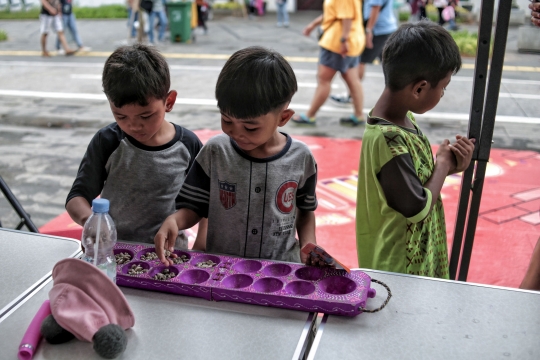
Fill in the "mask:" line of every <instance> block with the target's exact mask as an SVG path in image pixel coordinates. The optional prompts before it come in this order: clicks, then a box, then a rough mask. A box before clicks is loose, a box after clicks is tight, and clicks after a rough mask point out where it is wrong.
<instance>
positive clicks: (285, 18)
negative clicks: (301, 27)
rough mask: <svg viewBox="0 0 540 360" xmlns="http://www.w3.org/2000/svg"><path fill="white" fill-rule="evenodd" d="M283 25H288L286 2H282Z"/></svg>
mask: <svg viewBox="0 0 540 360" xmlns="http://www.w3.org/2000/svg"><path fill="white" fill-rule="evenodd" d="M283 25H285V27H289V13H288V12H287V3H284V4H283Z"/></svg>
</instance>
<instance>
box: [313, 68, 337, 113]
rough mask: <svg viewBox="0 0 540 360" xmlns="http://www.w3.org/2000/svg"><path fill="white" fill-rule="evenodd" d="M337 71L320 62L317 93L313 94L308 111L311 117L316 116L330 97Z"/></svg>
mask: <svg viewBox="0 0 540 360" xmlns="http://www.w3.org/2000/svg"><path fill="white" fill-rule="evenodd" d="M336 72H337V71H336V70H334V69H332V68H329V67H328V66H325V65H321V64H319V66H318V69H317V88H316V89H315V95H313V99H312V100H311V105H310V107H309V110H308V111H307V113H306V115H307V116H308V117H309V118H313V117H315V115H316V114H317V111H319V109H320V108H321V106H322V105H323V104H324V102H325V101H326V99H327V98H328V95H329V94H330V89H331V86H332V79H333V78H334V75H336Z"/></svg>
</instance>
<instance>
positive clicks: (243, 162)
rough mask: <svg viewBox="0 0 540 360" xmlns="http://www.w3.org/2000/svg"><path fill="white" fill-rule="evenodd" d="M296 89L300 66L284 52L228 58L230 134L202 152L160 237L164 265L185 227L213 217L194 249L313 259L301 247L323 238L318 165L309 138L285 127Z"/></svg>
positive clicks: (225, 93)
mask: <svg viewBox="0 0 540 360" xmlns="http://www.w3.org/2000/svg"><path fill="white" fill-rule="evenodd" d="M296 91H297V84H296V77H295V75H294V72H293V70H292V68H291V67H290V65H289V64H288V63H287V61H286V60H285V59H284V58H283V57H282V56H281V55H280V54H278V53H277V52H274V51H272V50H268V49H265V48H261V47H249V48H246V49H243V50H239V51H237V52H236V53H234V54H233V55H232V56H231V58H230V59H229V60H228V61H227V63H226V64H225V66H224V67H223V70H222V71H221V73H220V75H219V78H218V81H217V85H216V98H217V101H218V107H219V109H220V112H221V128H222V130H223V132H224V133H223V134H221V135H218V136H216V137H214V138H212V139H210V140H209V141H208V143H207V144H206V145H205V146H204V147H203V148H202V149H201V152H200V153H199V155H197V158H196V159H195V163H194V164H193V166H192V168H191V170H190V171H189V174H188V176H187V178H186V181H185V183H184V185H183V186H182V189H181V190H180V195H179V197H180V198H179V202H178V203H177V204H178V206H177V208H178V209H179V210H178V211H177V212H176V213H174V214H173V215H171V216H169V217H168V218H167V220H165V222H164V223H163V225H162V226H161V229H160V230H159V232H158V233H157V235H156V237H155V239H154V243H155V244H156V253H157V254H158V256H159V258H160V260H161V261H162V262H163V263H165V264H169V261H168V260H167V259H166V258H165V257H164V250H165V249H171V246H172V245H173V240H174V234H176V233H177V232H178V229H186V228H189V227H191V226H193V225H194V224H196V223H197V222H198V221H200V220H201V219H202V218H206V217H207V218H208V235H207V238H206V243H204V241H197V242H196V243H195V245H194V247H193V248H194V249H199V250H206V251H208V252H212V253H221V254H229V255H234V256H240V257H249V258H262V259H273V260H282V261H293V262H300V261H302V262H304V263H311V259H308V258H307V256H304V254H302V255H301V254H300V248H301V247H302V246H303V245H305V244H307V243H309V242H311V243H316V240H315V215H314V213H313V211H314V210H315V209H316V208H317V199H316V196H315V186H316V183H317V164H316V162H315V159H314V158H313V155H312V154H311V152H310V150H309V149H308V147H307V146H306V145H305V144H304V143H302V142H300V141H297V140H294V139H292V138H291V137H290V136H289V135H287V134H285V133H282V132H279V131H278V128H279V127H282V126H284V125H285V124H286V123H287V122H288V121H289V120H290V118H291V116H292V115H293V114H294V111H293V110H292V109H289V108H288V106H289V103H290V101H291V98H292V96H293V95H294V93H295V92H296ZM296 231H298V240H296V238H295V235H296Z"/></svg>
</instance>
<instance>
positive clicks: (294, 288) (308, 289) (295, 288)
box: [285, 281, 315, 296]
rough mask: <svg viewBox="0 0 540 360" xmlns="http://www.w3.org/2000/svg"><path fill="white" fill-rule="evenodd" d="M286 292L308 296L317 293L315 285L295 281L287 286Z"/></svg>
mask: <svg viewBox="0 0 540 360" xmlns="http://www.w3.org/2000/svg"><path fill="white" fill-rule="evenodd" d="M285 291H286V292H287V293H288V294H291V295H302V296H306V295H309V294H312V293H313V292H314V291H315V285H313V284H312V283H310V282H307V281H293V282H290V283H288V284H287V286H285Z"/></svg>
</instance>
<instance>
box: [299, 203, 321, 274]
mask: <svg viewBox="0 0 540 360" xmlns="http://www.w3.org/2000/svg"><path fill="white" fill-rule="evenodd" d="M296 231H297V233H298V241H299V242H300V249H301V248H302V247H303V246H304V245H306V244H307V243H313V244H316V243H317V238H316V236H315V213H314V212H313V211H306V210H300V209H298V211H297V212H296ZM308 257H309V255H307V254H304V253H302V252H301V253H300V259H301V260H302V263H304V264H306V261H308V260H309V259H308Z"/></svg>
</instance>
